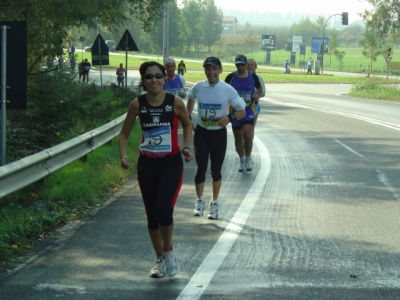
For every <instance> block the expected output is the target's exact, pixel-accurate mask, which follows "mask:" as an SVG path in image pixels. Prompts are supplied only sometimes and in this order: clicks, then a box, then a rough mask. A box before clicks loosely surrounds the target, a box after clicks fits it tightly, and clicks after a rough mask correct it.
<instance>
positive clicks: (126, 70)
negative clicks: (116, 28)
mask: <svg viewBox="0 0 400 300" xmlns="http://www.w3.org/2000/svg"><path fill="white" fill-rule="evenodd" d="M127 88H128V33H127V32H126V33H125V89H127Z"/></svg>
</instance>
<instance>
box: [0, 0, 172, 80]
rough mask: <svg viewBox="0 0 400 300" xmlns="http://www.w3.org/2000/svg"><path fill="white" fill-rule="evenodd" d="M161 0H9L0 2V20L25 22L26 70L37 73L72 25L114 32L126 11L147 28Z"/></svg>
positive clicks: (57, 52)
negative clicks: (100, 27) (102, 27)
mask: <svg viewBox="0 0 400 300" xmlns="http://www.w3.org/2000/svg"><path fill="white" fill-rule="evenodd" d="M163 3H164V2H163V0H145V1H142V0H107V1H105V0H91V1H79V0H68V1H54V0H41V1H32V0H12V1H1V2H0V20H7V21H26V22H27V23H28V25H29V26H28V73H29V74H36V73H39V70H40V69H39V67H40V64H41V62H42V61H43V60H45V59H46V58H53V57H54V56H56V55H61V54H62V53H63V46H66V45H65V44H66V41H67V38H68V36H69V31H70V30H71V29H72V28H80V27H85V26H86V27H87V28H96V26H98V25H99V26H104V27H105V28H107V29H109V30H111V31H116V30H117V29H118V28H119V27H120V26H121V25H123V24H124V23H125V22H126V21H127V20H128V18H127V15H126V13H125V12H126V11H129V12H130V13H131V14H136V15H138V16H140V20H141V21H142V22H143V26H144V28H145V29H146V30H150V27H151V24H153V23H155V22H156V21H153V20H157V21H158V20H159V18H158V17H157V16H158V15H157V14H158V13H159V11H160V9H162V5H163Z"/></svg>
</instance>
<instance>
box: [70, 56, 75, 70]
mask: <svg viewBox="0 0 400 300" xmlns="http://www.w3.org/2000/svg"><path fill="white" fill-rule="evenodd" d="M69 64H70V66H71V71H72V72H75V67H76V60H75V57H74V56H72V57H71V58H70V60H69Z"/></svg>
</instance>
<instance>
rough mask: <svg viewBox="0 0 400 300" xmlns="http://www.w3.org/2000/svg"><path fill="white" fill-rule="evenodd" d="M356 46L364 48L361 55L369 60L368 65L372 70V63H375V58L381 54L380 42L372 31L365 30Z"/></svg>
mask: <svg viewBox="0 0 400 300" xmlns="http://www.w3.org/2000/svg"><path fill="white" fill-rule="evenodd" d="M358 44H359V45H360V46H362V47H363V48H364V49H363V50H362V54H363V55H364V56H365V57H368V58H370V59H371V63H370V65H371V68H372V61H376V59H377V57H378V56H379V55H381V54H382V46H381V45H382V44H383V43H382V41H381V40H380V39H379V38H378V37H377V35H376V34H375V32H374V31H372V30H365V31H364V35H363V37H362V38H361V39H360V40H359V41H358Z"/></svg>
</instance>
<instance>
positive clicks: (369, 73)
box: [365, 65, 371, 78]
mask: <svg viewBox="0 0 400 300" xmlns="http://www.w3.org/2000/svg"><path fill="white" fill-rule="evenodd" d="M365 73H367V76H365V78H370V77H371V66H370V65H368V67H367V69H366V70H365Z"/></svg>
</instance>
